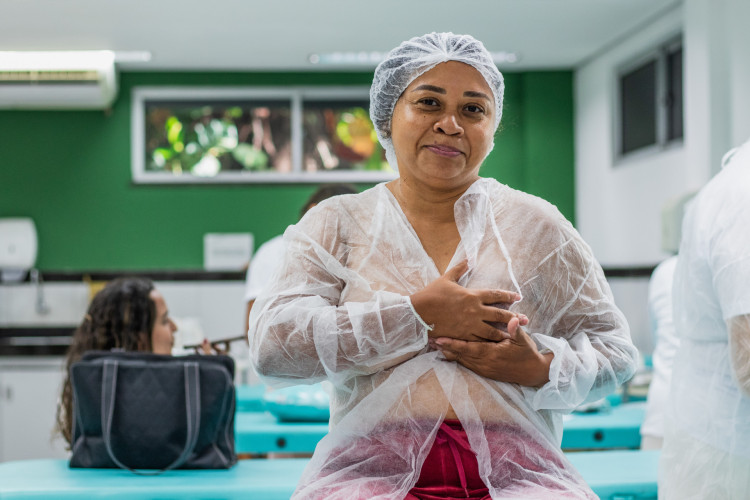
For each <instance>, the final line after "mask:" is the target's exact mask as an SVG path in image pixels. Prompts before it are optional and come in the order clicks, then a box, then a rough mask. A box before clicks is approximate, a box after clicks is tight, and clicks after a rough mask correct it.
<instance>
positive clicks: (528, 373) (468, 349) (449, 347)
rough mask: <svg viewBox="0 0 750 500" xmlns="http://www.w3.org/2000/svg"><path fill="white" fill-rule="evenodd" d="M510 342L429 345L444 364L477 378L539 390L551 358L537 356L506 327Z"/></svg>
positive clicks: (514, 322) (516, 329)
mask: <svg viewBox="0 0 750 500" xmlns="http://www.w3.org/2000/svg"><path fill="white" fill-rule="evenodd" d="M508 333H510V338H509V339H505V340H502V341H500V342H467V341H464V340H457V339H450V338H446V337H441V338H438V339H435V341H434V342H432V345H433V347H435V348H436V349H439V350H440V351H442V352H443V355H445V359H447V360H448V361H455V362H457V363H460V364H461V365H463V366H465V367H466V368H468V369H469V370H471V371H473V372H475V373H476V374H478V375H481V376H483V377H487V378H490V379H493V380H498V381H500V382H509V383H514V384H520V385H523V386H527V387H540V386H542V385H544V384H546V383H547V382H548V381H549V366H550V363H551V362H552V358H553V357H554V354H552V353H546V354H541V353H540V352H539V351H538V350H537V348H536V344H535V343H534V341H533V340H532V339H531V337H529V336H528V335H527V334H526V332H525V331H524V330H523V328H521V326H520V325H519V321H518V318H513V319H511V320H510V322H509V323H508Z"/></svg>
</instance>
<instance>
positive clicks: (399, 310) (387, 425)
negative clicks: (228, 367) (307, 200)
mask: <svg viewBox="0 0 750 500" xmlns="http://www.w3.org/2000/svg"><path fill="white" fill-rule="evenodd" d="M454 211H455V216H456V223H457V226H458V229H459V232H460V235H461V242H460V244H459V246H458V248H457V250H456V254H455V255H454V257H453V261H452V262H451V264H450V266H449V267H452V266H454V265H456V264H457V263H459V262H460V261H461V260H463V259H468V262H469V271H468V272H467V273H466V274H465V275H464V276H463V277H462V278H461V280H460V281H459V283H460V284H461V285H463V286H466V287H467V288H500V289H505V290H513V291H518V292H519V293H520V294H521V295H522V297H523V298H522V300H521V301H519V302H517V303H515V304H514V305H513V306H512V307H511V308H510V309H511V310H512V311H516V312H519V313H523V314H526V315H527V316H528V317H529V320H530V322H529V324H528V325H527V326H526V331H527V332H529V334H530V335H531V337H532V338H533V339H534V341H535V342H536V344H537V346H538V347H539V349H549V350H551V351H552V352H553V353H554V360H553V361H552V365H551V367H550V374H549V378H550V381H549V382H548V383H547V384H546V385H544V386H542V387H541V388H531V387H521V386H519V385H516V384H509V383H504V382H498V381H494V380H489V379H486V378H484V377H481V376H479V375H477V374H475V373H474V372H472V371H470V370H468V369H466V368H464V367H462V366H461V365H459V364H457V363H455V362H449V361H446V360H445V358H444V357H443V355H442V354H441V353H439V352H438V351H435V350H433V349H431V348H430V347H429V346H428V343H427V330H426V328H425V327H424V326H422V324H421V323H420V321H419V319H418V318H417V316H416V315H415V313H414V312H413V310H412V308H411V305H410V302H409V298H408V296H409V295H411V294H413V293H414V292H417V291H418V290H421V289H422V288H424V287H425V286H426V285H428V284H429V283H431V282H432V281H434V280H435V279H437V278H438V277H439V273H438V270H437V268H436V266H435V265H434V263H433V261H432V260H431V259H430V258H429V257H428V256H427V254H426V253H425V251H424V249H423V247H422V246H421V244H420V242H419V239H418V237H417V235H416V233H415V232H414V230H413V229H412V227H411V226H410V224H409V222H408V220H407V218H406V216H405V215H404V213H403V212H402V211H401V209H400V207H399V205H398V202H397V201H396V199H395V198H394V197H393V195H392V194H391V192H390V191H389V190H388V188H387V187H386V186H385V185H384V184H380V185H378V186H376V187H374V188H372V189H370V190H367V191H365V192H363V193H360V194H357V195H347V196H340V197H336V198H333V199H330V200H327V201H325V202H323V203H321V204H320V205H318V206H317V207H316V208H314V209H313V210H311V211H310V212H309V213H308V214H307V215H306V216H305V217H304V218H303V219H302V220H301V221H300V223H298V224H297V225H295V226H291V227H289V229H288V230H287V231H286V233H285V235H284V238H285V241H286V248H287V254H286V256H285V259H284V263H283V265H282V267H281V270H280V271H279V274H278V275H277V276H276V279H275V282H274V283H273V285H271V287H270V288H269V289H267V290H266V291H265V292H264V293H263V294H262V295H261V296H260V297H259V298H258V300H257V302H256V304H255V307H253V309H252V313H251V316H250V325H251V326H250V330H251V332H250V334H251V337H250V338H251V357H252V361H253V363H254V365H255V367H256V370H257V371H258V373H259V374H260V375H261V377H262V378H263V379H264V380H265V381H266V382H267V383H269V384H271V385H276V386H279V385H289V384H298V383H313V382H317V381H320V380H324V379H328V380H330V381H331V382H332V384H333V394H332V396H331V421H330V426H331V428H330V433H329V434H328V435H327V436H326V437H325V438H324V439H323V440H322V441H321V442H320V443H319V444H318V446H317V448H316V450H315V454H314V456H313V458H312V460H311V462H310V464H309V465H308V467H307V468H306V470H305V473H304V475H303V477H302V479H301V481H300V483H299V485H298V488H297V491H296V493H295V496H294V498H304V499H310V498H316V499H317V498H320V499H339V498H340V499H346V500H351V499H374V498H382V499H401V498H403V497H404V496H405V495H406V493H407V492H408V491H409V489H410V488H411V487H412V486H413V485H414V483H415V482H416V481H417V479H418V477H419V472H420V469H421V465H422V463H423V461H424V458H425V456H426V455H427V453H428V452H429V451H430V447H431V445H432V442H433V440H434V438H435V434H436V432H437V429H438V427H439V426H440V424H441V422H442V421H443V419H444V417H445V415H446V413H447V412H448V411H449V408H452V410H453V411H454V412H455V414H456V416H457V417H458V419H459V420H460V421H461V423H462V424H463V426H464V428H465V430H466V433H467V435H468V439H469V442H470V444H471V447H472V449H473V450H474V451H475V452H476V454H477V459H478V463H479V470H480V474H481V476H482V479H483V481H484V482H485V484H487V485H488V487H489V490H490V493H491V495H492V498H496V499H498V498H503V499H508V498H524V499H529V498H539V499H543V498H544V499H547V498H549V499H559V498H591V499H593V498H596V496H595V495H594V494H593V493H592V492H591V490H590V489H589V488H588V486H587V485H586V484H585V482H584V481H583V480H582V479H581V477H580V475H579V474H578V472H577V471H576V470H575V469H574V468H573V467H572V466H571V465H570V463H569V462H568V461H567V460H566V459H565V457H564V455H563V454H562V452H561V451H560V441H561V434H562V414H563V413H566V412H569V411H571V410H572V409H573V408H575V407H576V406H578V405H579V404H581V403H583V402H586V401H594V400H597V399H599V398H601V397H603V396H605V395H607V394H609V393H611V392H612V391H613V390H615V388H616V387H617V386H618V384H620V383H622V382H623V381H625V380H627V379H628V378H629V377H631V376H632V374H633V372H634V370H635V365H636V359H637V351H636V349H635V347H634V346H633V344H632V343H631V340H630V334H629V330H628V326H627V323H626V321H625V318H624V317H623V315H622V313H621V312H620V311H619V310H618V309H617V308H616V307H615V305H614V302H613V300H612V295H611V292H610V290H609V287H608V285H607V282H606V281H605V279H604V275H603V273H602V270H601V268H600V266H599V265H598V263H597V262H596V260H595V259H594V257H593V255H592V253H591V250H590V248H589V247H588V245H587V244H586V243H585V242H584V241H583V240H582V239H581V237H580V236H579V235H578V233H577V232H576V231H575V229H573V227H572V226H571V225H570V224H569V223H568V222H567V221H566V220H565V219H564V218H563V217H562V215H561V214H560V213H559V212H558V211H557V209H556V208H554V207H553V206H552V205H550V204H549V203H547V202H545V201H543V200H541V199H539V198H536V197H534V196H531V195H528V194H525V193H522V192H520V191H516V190H513V189H511V188H509V187H507V186H504V185H502V184H500V183H498V182H497V181H494V180H489V179H480V180H478V181H476V182H475V183H474V184H473V185H472V186H471V187H470V188H469V189H468V190H467V191H466V192H465V193H464V195H463V196H462V197H461V198H460V199H459V200H458V201H457V202H456V205H455V209H454ZM511 259H512V262H511Z"/></svg>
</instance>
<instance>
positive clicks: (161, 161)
mask: <svg viewBox="0 0 750 500" xmlns="http://www.w3.org/2000/svg"><path fill="white" fill-rule="evenodd" d="M172 156H174V152H173V151H172V150H171V149H166V148H156V149H155V150H154V152H153V154H152V156H151V157H152V158H153V160H154V164H155V165H156V166H157V167H159V168H164V166H165V165H166V164H167V161H169V160H171V159H172Z"/></svg>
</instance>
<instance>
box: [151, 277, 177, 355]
mask: <svg viewBox="0 0 750 500" xmlns="http://www.w3.org/2000/svg"><path fill="white" fill-rule="evenodd" d="M148 296H149V298H150V299H151V300H153V301H154V305H156V321H155V322H154V329H153V330H152V331H151V350H152V351H153V352H154V354H172V346H173V345H174V332H175V331H177V326H176V325H175V324H174V322H173V321H172V319H171V318H170V317H169V311H168V310H167V303H166V302H164V297H162V295H161V293H159V291H158V290H156V289H154V290H151V293H149V295H148Z"/></svg>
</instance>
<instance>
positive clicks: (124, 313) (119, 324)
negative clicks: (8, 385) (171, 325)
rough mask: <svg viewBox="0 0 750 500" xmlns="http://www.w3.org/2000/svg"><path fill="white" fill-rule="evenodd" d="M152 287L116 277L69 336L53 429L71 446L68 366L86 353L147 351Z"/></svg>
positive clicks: (146, 282)
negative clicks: (63, 377)
mask: <svg viewBox="0 0 750 500" xmlns="http://www.w3.org/2000/svg"><path fill="white" fill-rule="evenodd" d="M152 290H154V284H153V282H152V281H151V280H149V279H146V278H118V279H115V280H113V281H111V282H109V283H108V284H107V285H106V286H105V287H104V288H103V289H102V290H100V291H99V292H98V293H97V294H96V295H95V296H94V298H93V300H92V301H91V304H90V305H89V308H88V312H87V313H86V315H85V316H84V318H83V322H82V323H81V324H80V325H79V326H78V328H76V331H75V333H73V340H72V342H71V344H70V347H69V348H68V353H67V357H66V361H65V381H64V383H63V390H62V395H61V397H60V402H59V405H58V407H57V429H58V431H59V432H60V433H61V434H62V436H63V437H64V438H65V440H66V441H67V442H68V445H70V446H72V444H73V443H72V439H73V436H72V430H73V388H72V386H71V383H70V367H71V365H72V364H73V363H75V362H76V361H78V360H80V359H81V357H82V356H83V354H84V353H85V352H87V351H109V350H111V349H122V350H125V351H151V332H152V330H153V329H154V323H155V321H156V305H155V304H154V301H153V300H152V299H151V297H150V296H149V294H150V293H151V291H152Z"/></svg>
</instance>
